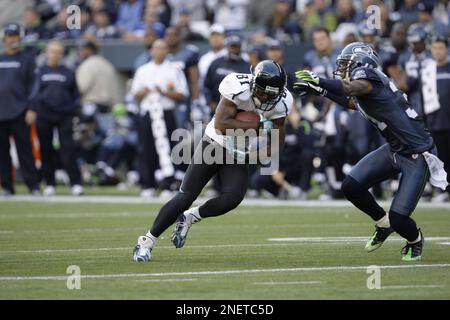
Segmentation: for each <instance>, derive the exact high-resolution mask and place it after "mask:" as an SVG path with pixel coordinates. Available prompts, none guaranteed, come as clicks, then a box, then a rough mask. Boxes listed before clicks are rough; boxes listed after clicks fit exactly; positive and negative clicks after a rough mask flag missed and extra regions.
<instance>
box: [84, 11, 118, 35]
mask: <svg viewBox="0 0 450 320" xmlns="http://www.w3.org/2000/svg"><path fill="white" fill-rule="evenodd" d="M93 16H94V24H92V25H90V26H89V27H88V28H87V29H86V31H85V33H84V39H85V40H88V41H96V40H97V39H115V38H119V37H120V33H119V30H118V29H117V28H116V27H115V26H114V25H113V24H111V18H110V16H109V13H108V11H107V10H106V9H101V10H98V11H95V12H94V13H93Z"/></svg>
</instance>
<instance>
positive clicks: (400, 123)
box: [350, 67, 434, 154]
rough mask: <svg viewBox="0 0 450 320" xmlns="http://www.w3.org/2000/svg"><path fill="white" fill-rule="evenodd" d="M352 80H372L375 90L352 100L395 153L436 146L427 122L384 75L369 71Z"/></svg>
mask: <svg viewBox="0 0 450 320" xmlns="http://www.w3.org/2000/svg"><path fill="white" fill-rule="evenodd" d="M350 78H351V80H360V79H364V80H368V81H370V83H371V84H372V86H373V90H372V91H371V92H370V93H368V94H366V95H363V96H358V97H352V99H353V102H354V103H355V105H356V106H357V108H358V109H359V111H360V112H361V113H362V114H363V116H364V117H365V118H367V119H368V120H369V121H370V122H372V123H373V124H374V125H375V126H376V127H377V129H378V130H379V131H380V133H381V134H382V135H383V137H384V138H385V139H386V141H387V142H388V143H389V145H390V147H391V150H392V151H393V152H398V153H401V154H414V153H422V152H424V151H427V150H430V149H431V148H432V147H433V145H434V143H433V139H432V138H431V135H430V133H429V132H428V130H427V129H426V127H425V123H424V121H423V119H422V118H421V117H420V116H419V115H418V113H417V112H416V111H415V110H414V109H413V107H412V106H411V104H410V103H409V102H408V99H407V96H406V94H404V93H403V92H402V91H400V90H398V89H397V87H396V86H395V84H394V83H393V82H392V81H391V80H390V79H389V78H388V77H387V76H386V75H385V74H384V73H383V72H381V71H379V70H375V69H372V68H367V67H360V68H356V69H354V70H353V71H352V73H351V76H350Z"/></svg>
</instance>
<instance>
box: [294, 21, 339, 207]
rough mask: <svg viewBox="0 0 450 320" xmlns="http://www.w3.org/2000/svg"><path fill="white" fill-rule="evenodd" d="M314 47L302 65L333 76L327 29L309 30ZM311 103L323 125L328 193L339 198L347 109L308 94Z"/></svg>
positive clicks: (335, 53)
mask: <svg viewBox="0 0 450 320" xmlns="http://www.w3.org/2000/svg"><path fill="white" fill-rule="evenodd" d="M312 42H313V45H314V49H313V50H311V51H309V52H307V53H306V54H305V60H304V62H303V63H304V66H305V68H307V69H310V70H312V71H313V72H315V73H317V74H319V75H320V76H321V77H324V78H328V79H332V78H333V76H334V75H333V72H334V70H335V69H336V64H335V62H336V58H337V56H338V55H339V53H340V50H339V49H338V48H335V47H334V45H333V42H332V41H331V37H330V33H329V31H328V30H327V29H326V28H323V27H319V28H316V29H314V30H313V32H312ZM308 99H309V101H308V102H311V103H312V104H313V105H314V107H315V108H316V109H317V110H319V116H318V118H317V119H316V120H317V121H320V122H321V124H322V125H323V127H324V132H325V136H326V144H325V150H324V153H325V155H324V159H323V160H324V163H325V168H326V176H327V181H328V186H329V189H330V190H329V194H328V195H327V197H331V198H340V197H342V193H341V191H340V188H341V182H342V181H343V179H344V177H345V175H344V173H343V171H342V167H343V165H344V163H345V159H346V155H345V139H346V122H347V112H346V111H345V109H344V108H343V107H342V106H339V105H336V104H335V103H332V102H330V101H329V100H326V99H323V98H322V97H308Z"/></svg>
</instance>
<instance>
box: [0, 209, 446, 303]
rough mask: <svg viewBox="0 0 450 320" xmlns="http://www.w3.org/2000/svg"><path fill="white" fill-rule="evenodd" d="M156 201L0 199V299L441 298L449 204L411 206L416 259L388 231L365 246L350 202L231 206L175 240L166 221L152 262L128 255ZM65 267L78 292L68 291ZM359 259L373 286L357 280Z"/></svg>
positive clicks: (365, 229) (368, 228)
mask: <svg viewBox="0 0 450 320" xmlns="http://www.w3.org/2000/svg"><path fill="white" fill-rule="evenodd" d="M159 207H160V205H154V204H153V205H152V204H92V203H91V204H89V203H67V204H61V203H43V202H10V201H4V202H0V221H1V222H0V299H233V300H234V299H283V300H285V299H450V209H426V210H425V209H418V210H417V211H416V212H415V213H414V217H415V218H416V220H417V221H418V223H419V224H420V226H421V227H422V229H423V232H424V234H425V237H426V239H427V240H426V242H425V250H424V257H423V260H422V261H420V262H414V263H406V262H402V261H401V257H400V248H401V246H402V245H403V241H400V239H399V237H398V236H396V235H395V236H392V238H390V239H389V240H388V242H387V243H385V245H384V246H383V247H382V248H381V249H379V250H377V251H375V252H373V253H370V254H368V253H366V252H365V251H364V244H365V240H366V238H367V237H368V236H370V235H371V233H372V231H373V225H372V223H371V222H370V221H369V219H368V218H367V217H366V216H364V215H363V214H361V213H359V212H358V211H357V210H355V209H353V208H350V207H349V208H300V207H249V206H241V207H239V208H238V209H236V210H234V211H233V212H231V213H228V214H227V215H225V216H222V217H218V218H211V219H207V220H204V221H202V222H201V223H199V224H196V225H194V226H193V228H192V229H191V231H190V234H189V237H188V240H187V243H186V246H185V247H184V248H182V249H175V248H173V247H172V245H171V243H170V241H169V237H170V232H171V231H172V229H171V228H170V229H169V230H168V231H166V233H164V234H163V237H162V238H161V239H160V240H159V242H158V245H157V247H156V248H155V249H154V250H153V260H152V261H151V262H149V263H139V264H138V263H135V262H133V261H132V260H131V251H132V248H133V246H134V245H135V241H136V239H137V237H138V236H139V235H140V234H142V233H143V232H145V231H146V229H147V228H148V226H149V224H150V223H151V222H153V218H154V217H155V214H156V212H157V210H158V208H159ZM281 238H293V239H284V240H283V239H281ZM274 239H276V240H274ZM288 240H289V241H288ZM70 265H77V266H79V268H80V270H81V275H82V278H81V289H80V290H68V289H67V285H66V284H67V278H66V277H67V276H68V274H67V273H66V270H67V267H68V266H70ZM370 265H378V266H380V267H381V289H380V290H376V289H374V290H369V289H368V288H367V286H366V282H367V278H368V277H369V276H370V274H368V273H367V272H366V271H367V270H366V267H367V266H370ZM383 266H385V267H383Z"/></svg>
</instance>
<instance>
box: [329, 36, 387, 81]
mask: <svg viewBox="0 0 450 320" xmlns="http://www.w3.org/2000/svg"><path fill="white" fill-rule="evenodd" d="M336 64H337V69H336V70H335V71H334V72H333V74H334V75H335V76H338V77H340V78H341V79H348V78H349V77H350V73H351V72H352V71H353V70H354V69H356V68H359V67H369V68H373V69H377V68H378V67H379V65H380V59H379V57H378V54H377V53H376V52H375V50H373V49H372V47H371V46H369V45H367V44H365V43H362V42H353V43H350V44H349V45H347V46H346V47H345V48H344V49H342V51H341V54H340V55H339V56H338V57H337V59H336Z"/></svg>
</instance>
